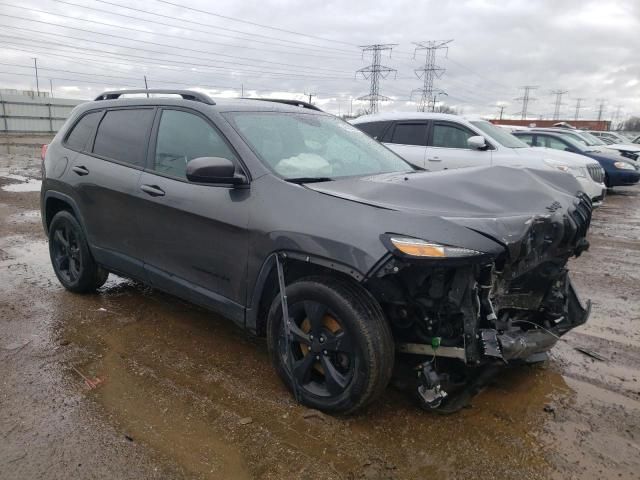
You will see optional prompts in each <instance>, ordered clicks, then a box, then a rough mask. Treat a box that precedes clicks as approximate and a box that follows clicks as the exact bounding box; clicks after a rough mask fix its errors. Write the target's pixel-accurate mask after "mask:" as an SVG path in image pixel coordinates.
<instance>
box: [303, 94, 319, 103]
mask: <svg viewBox="0 0 640 480" xmlns="http://www.w3.org/2000/svg"><path fill="white" fill-rule="evenodd" d="M305 95H308V96H309V103H311V99H312V98H313V97H317V95H316V94H315V93H305Z"/></svg>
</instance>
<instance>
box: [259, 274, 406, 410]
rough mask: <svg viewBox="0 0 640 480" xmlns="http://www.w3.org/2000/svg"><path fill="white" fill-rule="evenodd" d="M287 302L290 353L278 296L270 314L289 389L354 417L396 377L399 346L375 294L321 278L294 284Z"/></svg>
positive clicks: (274, 347) (274, 354)
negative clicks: (394, 372) (396, 357)
mask: <svg viewBox="0 0 640 480" xmlns="http://www.w3.org/2000/svg"><path fill="white" fill-rule="evenodd" d="M287 297H288V304H289V312H290V316H291V319H292V322H291V327H290V329H291V337H292V340H291V342H290V343H289V346H290V350H289V352H288V351H287V341H286V339H285V332H284V325H283V322H282V320H283V316H282V307H281V303H280V295H279V294H278V295H276V298H275V299H274V301H273V303H272V305H271V308H270V310H269V317H268V320H267V343H268V346H269V352H270V355H271V360H272V363H273V365H274V367H275V369H276V371H277V373H278V375H279V376H280V378H281V379H282V380H283V381H284V383H285V385H286V386H287V387H288V388H289V390H291V391H292V392H293V393H294V394H296V393H297V395H298V398H299V400H300V402H301V403H303V404H304V405H307V406H309V407H312V408H316V409H318V410H322V411H325V412H330V413H351V412H353V411H355V410H357V409H359V408H362V407H363V406H365V405H367V404H369V403H370V402H372V401H373V400H374V399H375V398H376V397H378V396H379V395H380V394H381V393H382V392H383V391H384V389H385V388H386V386H387V384H388V383H389V379H390V378H391V372H392V370H393V362H394V344H393V339H392V336H391V330H390V329H389V325H388V324H387V322H386V320H385V318H384V315H383V313H382V310H381V308H380V306H379V304H378V303H377V302H376V301H375V300H374V299H373V298H372V297H371V295H370V294H369V293H368V292H367V291H366V290H364V289H363V288H362V287H361V286H359V285H357V284H355V283H351V282H349V281H347V280H342V279H336V278H330V277H320V276H318V277H308V278H305V279H302V280H298V281H296V282H294V283H292V284H291V285H289V286H288V287H287ZM289 355H290V357H289ZM290 364H291V367H292V368H290V367H289V365H290ZM294 378H295V383H294V380H293V379H294ZM294 388H296V390H297V392H296V391H294Z"/></svg>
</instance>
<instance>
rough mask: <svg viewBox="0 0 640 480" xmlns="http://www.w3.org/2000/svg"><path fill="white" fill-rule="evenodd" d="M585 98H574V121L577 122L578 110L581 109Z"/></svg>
mask: <svg viewBox="0 0 640 480" xmlns="http://www.w3.org/2000/svg"><path fill="white" fill-rule="evenodd" d="M583 100H586V98H576V114H575V115H574V116H573V119H574V120H578V118H579V117H580V109H581V108H582V101H583Z"/></svg>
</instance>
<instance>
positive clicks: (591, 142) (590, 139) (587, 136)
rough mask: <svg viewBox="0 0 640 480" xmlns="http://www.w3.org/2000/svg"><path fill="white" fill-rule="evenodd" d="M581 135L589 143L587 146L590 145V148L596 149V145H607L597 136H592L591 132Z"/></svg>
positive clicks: (580, 133)
mask: <svg viewBox="0 0 640 480" xmlns="http://www.w3.org/2000/svg"><path fill="white" fill-rule="evenodd" d="M579 135H580V136H581V137H582V138H584V139H585V140H586V141H587V145H589V146H590V147H594V146H596V145H599V146H601V145H606V143H604V142H603V141H602V140H600V139H599V138H598V137H596V136H595V135H591V134H590V133H589V132H579Z"/></svg>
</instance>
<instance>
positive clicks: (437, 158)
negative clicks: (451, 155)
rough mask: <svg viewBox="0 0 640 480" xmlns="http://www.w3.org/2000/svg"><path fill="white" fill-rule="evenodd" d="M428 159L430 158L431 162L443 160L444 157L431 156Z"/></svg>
mask: <svg viewBox="0 0 640 480" xmlns="http://www.w3.org/2000/svg"><path fill="white" fill-rule="evenodd" d="M427 160H429V161H430V162H441V161H442V159H441V158H440V157H430V158H428V159H427Z"/></svg>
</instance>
